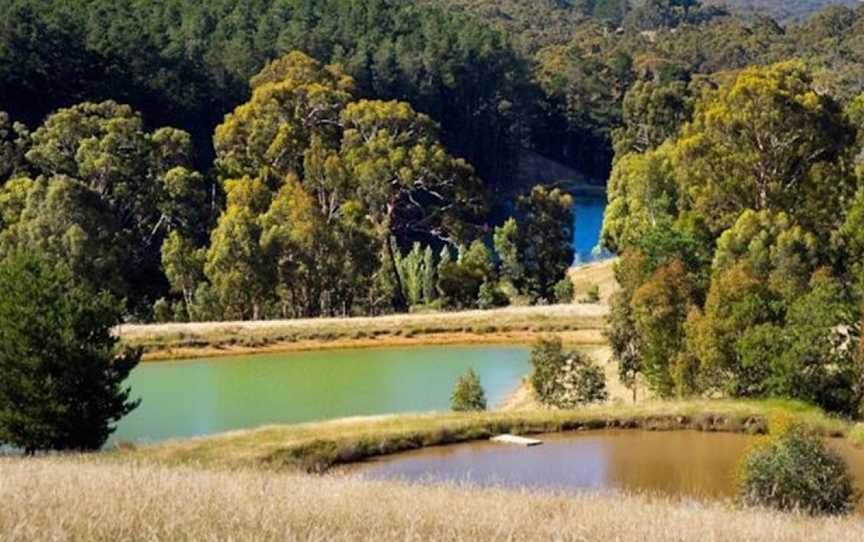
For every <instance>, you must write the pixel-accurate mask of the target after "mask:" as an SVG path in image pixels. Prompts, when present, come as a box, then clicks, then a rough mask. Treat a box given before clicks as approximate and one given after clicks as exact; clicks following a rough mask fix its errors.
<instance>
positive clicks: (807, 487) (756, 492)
mask: <svg viewBox="0 0 864 542" xmlns="http://www.w3.org/2000/svg"><path fill="white" fill-rule="evenodd" d="M738 499H739V500H740V501H741V502H742V503H744V504H746V505H749V506H765V507H771V508H776V509H778V510H782V511H787V512H804V513H808V514H813V515H822V514H826V515H838V514H846V513H849V512H851V511H852V510H853V509H854V508H855V503H856V502H857V500H858V494H857V493H856V490H855V485H854V481H853V479H852V476H851V474H850V473H849V470H848V468H847V467H846V464H845V462H844V461H843V458H842V457H840V455H839V454H837V452H834V451H833V450H831V449H830V448H828V447H827V446H826V445H825V444H824V443H823V442H822V440H821V439H820V438H819V437H817V436H814V435H810V434H808V433H806V432H805V430H804V429H803V428H801V427H799V426H792V427H790V428H788V429H786V430H784V431H783V432H781V433H780V434H776V435H772V436H771V437H769V438H768V439H767V440H766V441H764V442H762V443H761V444H760V445H757V446H756V447H755V448H754V449H752V450H751V451H750V452H749V453H748V454H747V456H746V457H745V458H744V460H743V462H742V464H741V471H740V473H739V481H738Z"/></svg>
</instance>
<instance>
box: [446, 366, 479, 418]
mask: <svg viewBox="0 0 864 542" xmlns="http://www.w3.org/2000/svg"><path fill="white" fill-rule="evenodd" d="M450 406H451V408H452V409H453V410H454V411H456V412H472V411H481V410H486V393H485V392H484V391H483V386H481V385H480V377H478V376H477V373H475V372H474V369H468V372H466V373H465V374H464V375H462V376H460V377H459V379H458V380H456V389H454V390H453V395H452V396H450Z"/></svg>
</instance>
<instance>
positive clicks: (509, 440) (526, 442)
mask: <svg viewBox="0 0 864 542" xmlns="http://www.w3.org/2000/svg"><path fill="white" fill-rule="evenodd" d="M489 440H491V441H492V442H499V443H501V444H515V445H517V446H539V445H540V444H543V441H542V440H537V439H535V438H526V437H519V436H516V435H498V436H497V437H492V438H491V439H489Z"/></svg>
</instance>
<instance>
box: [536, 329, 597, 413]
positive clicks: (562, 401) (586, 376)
mask: <svg viewBox="0 0 864 542" xmlns="http://www.w3.org/2000/svg"><path fill="white" fill-rule="evenodd" d="M531 365H532V367H533V370H532V372H531V386H532V388H533V389H534V394H535V396H536V397H537V399H538V400H539V401H540V402H541V403H543V404H545V405H549V406H554V407H557V408H567V409H572V408H575V407H577V406H579V405H582V404H585V403H593V402H598V401H605V400H606V398H607V397H608V394H607V392H606V375H605V373H604V372H603V369H602V368H601V367H599V366H598V365H597V364H595V363H594V362H593V360H591V358H590V357H588V356H587V355H586V354H583V353H581V352H567V351H565V350H564V349H563V346H562V344H561V338H560V337H546V338H541V339H539V340H538V341H537V342H536V343H535V344H534V347H533V349H532V350H531Z"/></svg>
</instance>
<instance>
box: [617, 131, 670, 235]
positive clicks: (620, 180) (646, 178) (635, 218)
mask: <svg viewBox="0 0 864 542" xmlns="http://www.w3.org/2000/svg"><path fill="white" fill-rule="evenodd" d="M669 153H670V148H669V147H668V146H663V147H660V148H659V149H656V150H648V151H647V152H645V153H644V154H636V153H634V154H627V155H624V156H623V157H621V158H620V159H619V160H618V161H617V162H616V164H615V166H614V168H613V169H612V176H611V177H610V178H609V186H608V197H609V205H608V206H607V208H606V214H605V217H604V220H603V230H602V232H601V234H600V237H601V240H602V243H603V245H604V246H606V247H607V248H609V249H610V250H615V251H624V250H626V249H628V248H632V247H633V246H635V245H636V244H637V243H638V242H639V241H640V240H641V239H643V237H644V236H645V235H646V233H647V232H648V231H649V230H651V229H652V228H654V227H656V226H657V225H658V224H661V223H664V222H668V221H669V220H671V218H672V217H673V216H675V214H676V213H677V202H678V188H677V186H676V183H675V177H674V176H673V172H672V165H671V161H670V158H669Z"/></svg>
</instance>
